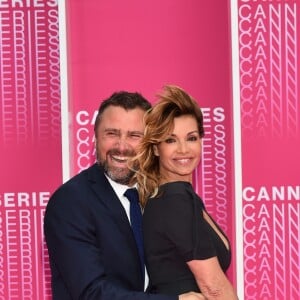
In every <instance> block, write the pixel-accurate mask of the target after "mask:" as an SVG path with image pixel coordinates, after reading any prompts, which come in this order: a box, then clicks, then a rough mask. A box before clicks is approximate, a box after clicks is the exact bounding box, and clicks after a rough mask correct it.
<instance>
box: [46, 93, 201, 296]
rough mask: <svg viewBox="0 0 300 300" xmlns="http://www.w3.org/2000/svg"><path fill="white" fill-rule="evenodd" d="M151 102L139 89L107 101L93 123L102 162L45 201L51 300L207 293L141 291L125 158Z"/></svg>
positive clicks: (143, 281) (142, 279)
mask: <svg viewBox="0 0 300 300" xmlns="http://www.w3.org/2000/svg"><path fill="white" fill-rule="evenodd" d="M150 107H151V106H150V103H149V102H148V101H147V100H146V99H144V98H143V97H142V95H140V94H139V93H129V92H118V93H114V94H113V95H112V96H111V97H110V98H108V99H107V100H104V101H103V102H102V104H101V106H100V108H99V111H98V115H97V117H96V122H95V127H94V131H95V147H96V153H97V163H95V164H94V165H92V166H91V167H89V168H88V169H87V170H85V171H83V172H81V173H80V174H78V175H76V176H74V177H73V178H71V179H70V180H69V181H68V182H66V183H65V184H63V185H62V186H61V187H60V188H58V189H57V191H56V192H55V193H54V194H53V195H52V197H51V198H50V200H49V202H48V205H47V209H46V213H45V219H44V230H45V237H46V242H47V246H48V250H49V258H50V266H51V273H52V293H53V299H54V300H68V299H88V300H94V299H98V300H123V299H124V300H128V299H130V300H144V299H145V300H146V299H147V300H175V299H180V300H197V299H204V298H202V297H201V295H199V294H196V293H187V294H183V295H180V296H179V297H178V296H175V297H174V296H165V295H158V294H155V295H154V294H147V293H144V289H145V287H146V286H147V276H144V273H145V272H144V271H145V266H144V265H143V264H142V263H141V262H143V261H142V260H140V252H139V251H140V248H139V247H138V245H137V243H136V241H135V235H134V234H135V233H134V231H133V229H132V228H131V223H132V220H131V218H130V203H129V198H127V197H126V196H124V194H125V193H126V191H127V189H128V188H130V187H129V186H128V185H129V182H130V179H131V178H132V176H133V172H132V171H131V170H129V169H128V167H127V161H128V159H129V158H130V157H132V156H134V155H135V153H136V149H137V146H138V145H139V143H140V141H141V139H142V137H143V132H144V124H143V117H144V114H145V112H146V110H148V109H149V108H150ZM138 209H139V207H138ZM139 213H140V212H139ZM145 274H147V273H145Z"/></svg>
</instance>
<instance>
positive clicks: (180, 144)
mask: <svg viewBox="0 0 300 300" xmlns="http://www.w3.org/2000/svg"><path fill="white" fill-rule="evenodd" d="M201 150H202V140H201V138H200V135H199V130H198V126H197V121H196V119H195V117H194V116H192V115H183V116H180V117H177V118H175V119H174V129H173V132H171V133H170V135H169V136H168V137H167V138H166V139H165V140H164V141H163V142H161V143H160V144H158V145H157V146H156V147H155V155H157V156H158V157H159V169H160V174H161V177H162V183H165V182H170V181H188V182H192V173H193V171H194V169H195V168H196V167H197V165H198V163H199V161H200V157H201Z"/></svg>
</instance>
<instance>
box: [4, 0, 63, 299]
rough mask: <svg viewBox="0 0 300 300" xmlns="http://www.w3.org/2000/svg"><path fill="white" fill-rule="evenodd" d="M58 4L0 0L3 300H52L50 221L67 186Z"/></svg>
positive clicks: (54, 2) (52, 2) (53, 2)
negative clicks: (48, 209) (55, 195)
mask: <svg viewBox="0 0 300 300" xmlns="http://www.w3.org/2000/svg"><path fill="white" fill-rule="evenodd" d="M58 41H59V40H58V10H57V3H56V1H51V0H49V1H0V101H1V102H0V111H1V117H0V152H1V155H0V166H1V167H0V178H1V184H0V299H5V300H13V299H16V300H20V299H22V300H28V299H34V300H37V299H50V295H51V290H50V276H49V264H48V256H47V255H48V252H47V249H46V246H45V243H44V241H43V238H42V236H43V232H42V230H43V215H44V209H45V206H46V204H47V202H48V199H49V197H50V194H51V193H52V192H53V191H54V189H55V188H56V187H57V186H58V185H59V184H60V183H61V181H62V171H61V163H62V161H61V124H60V72H59V44H58Z"/></svg>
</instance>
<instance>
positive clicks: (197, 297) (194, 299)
mask: <svg viewBox="0 0 300 300" xmlns="http://www.w3.org/2000/svg"><path fill="white" fill-rule="evenodd" d="M179 300H205V297H204V296H203V295H202V294H200V293H195V292H189V293H185V294H181V295H179Z"/></svg>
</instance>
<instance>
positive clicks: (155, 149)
mask: <svg viewBox="0 0 300 300" xmlns="http://www.w3.org/2000/svg"><path fill="white" fill-rule="evenodd" d="M153 152H154V155H155V156H159V153H158V148H157V145H153Z"/></svg>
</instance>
